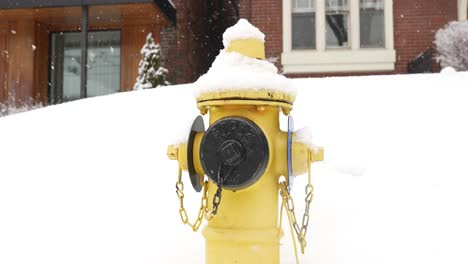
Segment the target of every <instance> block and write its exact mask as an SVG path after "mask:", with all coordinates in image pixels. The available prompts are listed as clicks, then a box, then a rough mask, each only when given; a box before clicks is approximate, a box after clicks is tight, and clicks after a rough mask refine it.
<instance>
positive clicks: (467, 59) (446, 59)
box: [434, 21, 468, 71]
mask: <svg viewBox="0 0 468 264" xmlns="http://www.w3.org/2000/svg"><path fill="white" fill-rule="evenodd" d="M434 43H435V45H436V49H437V53H438V56H437V61H438V62H440V65H441V66H442V68H445V67H453V68H454V69H455V70H457V71H468V21H452V22H450V23H449V24H448V25H446V26H445V27H444V28H442V29H439V30H438V31H437V33H436V35H435V42H434Z"/></svg>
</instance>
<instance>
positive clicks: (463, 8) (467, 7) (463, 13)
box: [458, 0, 468, 21]
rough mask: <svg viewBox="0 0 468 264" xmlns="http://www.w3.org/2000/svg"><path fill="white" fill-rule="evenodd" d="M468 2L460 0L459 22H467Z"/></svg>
mask: <svg viewBox="0 0 468 264" xmlns="http://www.w3.org/2000/svg"><path fill="white" fill-rule="evenodd" d="M467 13H468V0H458V20H460V21H462V20H467V19H468V18H467Z"/></svg>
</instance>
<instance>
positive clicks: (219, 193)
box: [206, 164, 233, 221]
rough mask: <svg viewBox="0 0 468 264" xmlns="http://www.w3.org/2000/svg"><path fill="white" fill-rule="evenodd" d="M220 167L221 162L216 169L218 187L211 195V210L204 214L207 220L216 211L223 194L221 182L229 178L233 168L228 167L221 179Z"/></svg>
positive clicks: (211, 217) (221, 166)
mask: <svg viewBox="0 0 468 264" xmlns="http://www.w3.org/2000/svg"><path fill="white" fill-rule="evenodd" d="M222 168H223V164H221V165H220V166H219V169H218V189H216V193H215V194H214V196H213V210H212V211H211V212H209V213H208V214H207V216H206V219H207V220H208V221H210V220H211V219H213V217H214V216H215V215H216V214H217V213H218V208H219V204H220V203H221V197H222V194H223V184H224V182H225V181H226V180H227V178H229V176H230V175H231V171H232V169H233V168H230V169H229V170H228V173H227V175H226V177H224V179H223V177H221V170H222Z"/></svg>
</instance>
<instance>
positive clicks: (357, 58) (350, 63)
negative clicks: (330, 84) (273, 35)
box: [281, 0, 466, 73]
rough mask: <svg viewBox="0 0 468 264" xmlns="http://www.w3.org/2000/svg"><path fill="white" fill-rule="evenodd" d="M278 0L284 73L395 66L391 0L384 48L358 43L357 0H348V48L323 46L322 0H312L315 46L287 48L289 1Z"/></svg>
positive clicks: (289, 39)
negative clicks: (313, 4)
mask: <svg viewBox="0 0 468 264" xmlns="http://www.w3.org/2000/svg"><path fill="white" fill-rule="evenodd" d="M282 1H283V53H282V54H281V63H282V64H283V72H284V73H326V72H359V71H391V70H394V69H395V61H396V53H395V50H394V44H393V43H394V42H393V0H384V5H385V6H384V10H385V11H384V17H385V48H361V47H360V46H361V44H360V32H359V30H360V25H359V13H360V10H359V0H349V1H350V24H351V26H350V29H349V30H350V41H351V43H350V48H349V49H338V50H335V49H331V50H330V49H328V50H327V49H326V39H325V38H326V36H325V26H326V24H325V0H315V4H316V7H315V11H316V12H315V16H316V20H315V21H316V25H315V27H316V31H315V32H316V49H314V50H293V49H292V48H291V47H292V43H291V42H292V37H291V34H292V33H291V31H292V29H291V25H292V21H291V16H292V4H291V0H282ZM459 1H460V0H459ZM461 1H466V0H461Z"/></svg>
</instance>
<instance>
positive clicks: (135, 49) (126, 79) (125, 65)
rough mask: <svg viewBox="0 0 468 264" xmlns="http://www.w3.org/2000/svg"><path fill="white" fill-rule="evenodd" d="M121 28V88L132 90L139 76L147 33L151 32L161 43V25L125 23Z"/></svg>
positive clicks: (122, 89)
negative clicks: (139, 65) (139, 66)
mask: <svg viewBox="0 0 468 264" xmlns="http://www.w3.org/2000/svg"><path fill="white" fill-rule="evenodd" d="M121 30H122V31H121V53H120V56H121V57H120V90H121V91H130V90H132V89H133V85H134V84H135V81H136V78H137V76H138V64H139V62H140V60H141V55H140V50H141V48H142V47H143V45H144V44H145V42H146V35H148V33H149V32H151V33H152V34H153V37H154V40H155V41H156V42H157V43H159V42H160V26H158V25H148V24H146V25H125V24H124V25H123V26H122V29H121Z"/></svg>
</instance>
